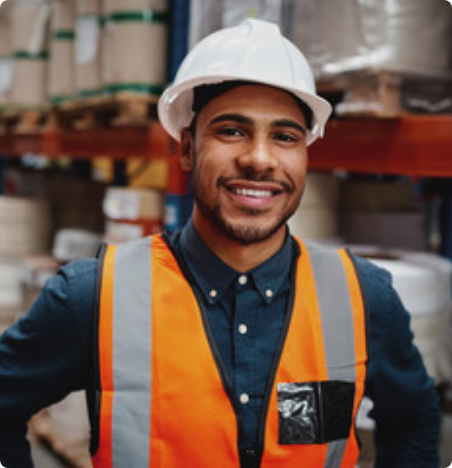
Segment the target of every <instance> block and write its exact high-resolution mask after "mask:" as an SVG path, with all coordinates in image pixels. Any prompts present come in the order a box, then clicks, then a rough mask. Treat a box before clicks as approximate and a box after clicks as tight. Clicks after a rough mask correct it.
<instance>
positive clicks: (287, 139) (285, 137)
mask: <svg viewBox="0 0 452 468" xmlns="http://www.w3.org/2000/svg"><path fill="white" fill-rule="evenodd" d="M274 139H275V140H277V141H281V142H283V143H296V142H297V141H299V140H300V139H301V138H300V137H298V136H296V135H294V134H292V133H286V132H280V133H276V134H275V135H274Z"/></svg>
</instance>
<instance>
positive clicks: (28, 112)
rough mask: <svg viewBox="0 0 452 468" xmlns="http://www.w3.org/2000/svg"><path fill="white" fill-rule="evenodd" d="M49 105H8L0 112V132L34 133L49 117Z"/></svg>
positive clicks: (38, 130) (40, 128)
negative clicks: (34, 106)
mask: <svg viewBox="0 0 452 468" xmlns="http://www.w3.org/2000/svg"><path fill="white" fill-rule="evenodd" d="M49 109H50V108H49V107H42V108H27V107H10V108H7V109H4V110H3V111H2V112H1V113H0V134H6V133H11V134H15V135H25V134H36V133H40V132H41V131H42V128H43V126H44V125H45V124H46V122H47V119H48V118H49Z"/></svg>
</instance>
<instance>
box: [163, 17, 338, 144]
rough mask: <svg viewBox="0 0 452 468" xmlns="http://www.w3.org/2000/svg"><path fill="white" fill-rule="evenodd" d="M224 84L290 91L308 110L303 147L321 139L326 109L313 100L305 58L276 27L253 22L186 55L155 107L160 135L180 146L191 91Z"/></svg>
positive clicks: (318, 99)
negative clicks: (245, 83) (308, 124)
mask: <svg viewBox="0 0 452 468" xmlns="http://www.w3.org/2000/svg"><path fill="white" fill-rule="evenodd" d="M225 81H248V82H253V83H259V84H266V85H270V86H275V87H277V88H281V89H283V90H286V91H289V92H290V93H292V94H294V95H295V96H297V97H299V98H300V99H301V100H302V101H304V102H305V103H306V105H307V106H308V107H309V108H310V109H311V110H312V113H313V118H312V125H311V128H310V129H309V131H308V135H307V144H308V145H309V144H311V143H313V142H314V141H315V140H316V139H317V138H318V137H319V136H322V135H323V130H324V127H325V124H326V121H327V120H328V117H329V115H330V113H331V105H330V104H329V103H328V101H326V100H325V99H323V98H321V97H320V96H318V95H317V93H316V89H315V82H314V77H313V74H312V71H311V68H310V67H309V64H308V62H307V61H306V59H305V57H304V55H303V54H302V53H301V52H300V51H299V49H297V48H296V47H295V46H294V45H293V44H292V43H291V42H290V41H288V40H287V39H286V38H285V37H283V36H282V35H281V33H280V30H279V27H278V26H277V25H276V24H273V23H269V22H266V21H260V20H255V19H247V20H245V21H243V22H242V23H240V24H239V25H238V26H235V27H231V28H226V29H222V30H219V31H216V32H214V33H212V34H211V35H209V36H207V37H206V38H204V39H203V40H202V41H201V42H199V43H198V44H197V45H196V46H195V47H194V48H193V49H192V50H191V51H190V53H189V54H188V55H187V57H186V58H185V60H184V61H183V62H182V64H181V66H180V68H179V71H178V73H177V75H176V78H175V80H174V83H173V84H172V85H171V86H169V87H168V88H167V89H166V90H165V92H164V93H163V94H162V96H161V98H160V100H159V103H158V114H159V118H160V122H161V124H162V125H163V127H164V128H165V130H166V131H167V132H168V133H169V134H170V135H171V136H172V137H173V138H175V139H176V140H180V133H181V130H182V129H183V128H184V127H188V126H189V125H190V123H191V121H192V119H193V116H194V112H193V110H192V104H193V89H194V88H195V87H197V86H200V85H205V84H214V83H221V82H225Z"/></svg>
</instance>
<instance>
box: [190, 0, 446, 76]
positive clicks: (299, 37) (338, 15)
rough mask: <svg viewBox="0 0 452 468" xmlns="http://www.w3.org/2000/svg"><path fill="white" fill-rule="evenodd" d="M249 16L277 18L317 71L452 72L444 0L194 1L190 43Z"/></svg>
mask: <svg viewBox="0 0 452 468" xmlns="http://www.w3.org/2000/svg"><path fill="white" fill-rule="evenodd" d="M247 16H255V17H258V18H261V19H266V20H270V21H274V22H277V23H279V24H280V27H281V30H282V32H283V34H285V35H286V36H287V37H289V38H290V39H291V40H292V41H293V42H294V43H295V44H297V45H298V46H299V47H300V48H301V50H302V51H303V53H304V54H305V55H306V58H307V59H308V61H309V62H310V64H311V66H312V67H313V69H314V72H315V74H316V76H317V78H322V79H323V78H325V79H328V78H331V77H334V76H336V75H338V74H342V73H345V72H351V71H362V70H375V69H377V70H386V71H393V72H397V73H404V74H405V73H406V74H409V75H420V76H426V77H441V78H442V77H448V78H450V77H451V76H452V48H451V47H450V38H451V37H452V14H451V6H450V4H449V3H448V2H447V1H445V0H428V1H413V0H336V1H334V2H332V1H330V0H277V1H271V0H262V1H257V0H244V1H243V2H236V1H232V0H209V1H206V0H193V1H192V9H191V36H190V43H191V45H192V46H193V45H194V44H195V43H196V42H198V41H199V40H200V39H201V38H203V37H204V36H206V35H207V34H209V33H210V32H212V31H214V30H216V29H218V28H221V27H224V26H230V25H232V24H236V23H237V22H238V21H240V20H241V19H244V18H246V17H247Z"/></svg>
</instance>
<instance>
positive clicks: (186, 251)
mask: <svg viewBox="0 0 452 468" xmlns="http://www.w3.org/2000/svg"><path fill="white" fill-rule="evenodd" d="M180 252H181V254H182V256H183V258H184V261H185V262H186V264H187V266H188V268H189V270H190V272H191V274H192V275H193V277H194V279H195V281H196V283H197V285H198V286H199V288H200V290H201V292H202V293H203V295H204V296H205V298H206V300H207V301H208V303H210V304H215V303H216V302H218V301H219V300H221V298H222V296H223V295H224V293H225V291H226V290H227V289H228V287H229V286H230V285H231V284H232V283H233V282H234V281H235V280H237V278H238V277H239V276H240V275H241V273H239V272H237V271H236V270H234V269H233V268H231V267H230V266H229V265H227V264H226V263H224V262H223V261H222V260H221V259H220V258H219V257H217V256H216V255H215V254H214V253H213V252H212V251H211V250H210V249H209V248H208V247H207V245H206V244H204V242H203V241H202V239H201V238H200V237H199V235H198V233H197V232H196V230H195V228H194V226H193V223H192V222H191V221H190V222H189V223H188V224H187V225H186V226H185V227H184V228H183V230H182V232H181V237H180ZM293 255H294V249H293V242H292V240H291V236H290V235H289V234H288V233H287V234H286V239H285V241H284V244H283V246H282V248H281V249H280V250H279V251H278V252H277V253H276V254H275V255H273V256H272V257H271V258H269V259H268V260H266V261H265V262H264V263H262V264H261V265H259V266H257V267H256V268H254V269H253V270H251V271H249V272H248V273H247V276H248V277H251V278H252V280H253V282H254V284H255V285H256V289H257V290H258V291H259V293H260V294H261V296H262V298H263V300H264V301H265V302H266V303H267V304H269V303H271V301H272V300H273V299H274V298H275V297H276V296H277V295H278V294H280V293H282V292H285V291H286V290H287V289H288V288H289V286H290V285H289V282H288V281H287V278H288V275H289V271H290V268H291V265H292V258H293Z"/></svg>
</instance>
